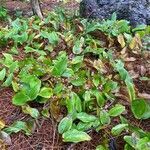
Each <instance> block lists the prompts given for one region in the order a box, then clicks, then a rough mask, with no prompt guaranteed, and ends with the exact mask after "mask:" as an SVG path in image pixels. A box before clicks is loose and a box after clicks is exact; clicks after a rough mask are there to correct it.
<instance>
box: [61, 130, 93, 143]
mask: <svg viewBox="0 0 150 150" xmlns="http://www.w3.org/2000/svg"><path fill="white" fill-rule="evenodd" d="M62 137H63V141H64V142H73V143H79V142H82V141H90V140H91V137H90V136H89V135H88V134H87V133H86V132H83V131H78V130H76V129H71V130H69V131H67V132H65V133H64V134H63V135H62Z"/></svg>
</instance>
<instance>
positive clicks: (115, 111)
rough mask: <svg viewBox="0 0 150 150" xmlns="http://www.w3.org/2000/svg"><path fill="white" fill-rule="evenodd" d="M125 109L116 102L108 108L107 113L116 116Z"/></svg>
mask: <svg viewBox="0 0 150 150" xmlns="http://www.w3.org/2000/svg"><path fill="white" fill-rule="evenodd" d="M124 111H125V107H124V106H122V105H121V104H116V105H115V106H114V107H113V108H111V109H110V110H109V115H110V116H113V117H116V116H119V115H121V114H122V113H123V112H124Z"/></svg>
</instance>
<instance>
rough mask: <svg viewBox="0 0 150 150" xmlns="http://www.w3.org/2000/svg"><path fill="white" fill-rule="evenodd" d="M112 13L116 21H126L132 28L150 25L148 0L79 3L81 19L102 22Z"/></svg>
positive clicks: (83, 1) (149, 0) (111, 0)
mask: <svg viewBox="0 0 150 150" xmlns="http://www.w3.org/2000/svg"><path fill="white" fill-rule="evenodd" d="M114 12H116V14H117V19H126V20H128V21H130V24H131V25H132V26H136V25H139V24H146V25H150V0H82V2H81V3H80V14H81V16H82V17H86V18H98V19H100V20H102V19H108V18H110V17H111V15H112V14H113V13H114Z"/></svg>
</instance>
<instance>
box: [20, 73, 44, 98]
mask: <svg viewBox="0 0 150 150" xmlns="http://www.w3.org/2000/svg"><path fill="white" fill-rule="evenodd" d="M21 81H22V82H23V84H22V89H21V90H22V91H23V92H24V93H25V94H26V95H27V96H28V97H30V100H34V99H35V98H36V97H37V96H38V94H39V92H40V88H41V80H39V79H38V78H37V77H36V76H34V75H23V77H22V78H21Z"/></svg>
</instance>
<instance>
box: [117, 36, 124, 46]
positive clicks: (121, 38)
mask: <svg viewBox="0 0 150 150" xmlns="http://www.w3.org/2000/svg"><path fill="white" fill-rule="evenodd" d="M117 39H118V42H119V43H120V45H121V47H122V48H124V47H125V46H126V43H125V40H124V36H123V35H122V34H120V35H118V37H117Z"/></svg>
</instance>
